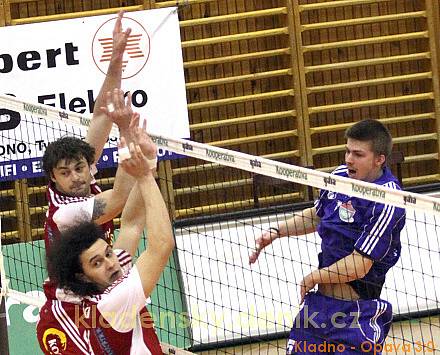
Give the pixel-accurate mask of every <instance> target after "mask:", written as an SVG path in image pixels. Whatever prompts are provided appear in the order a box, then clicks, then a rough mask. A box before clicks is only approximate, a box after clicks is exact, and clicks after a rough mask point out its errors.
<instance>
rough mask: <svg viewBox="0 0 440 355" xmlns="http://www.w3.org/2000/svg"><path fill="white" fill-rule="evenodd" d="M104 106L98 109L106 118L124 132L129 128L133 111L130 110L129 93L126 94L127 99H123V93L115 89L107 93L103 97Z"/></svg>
mask: <svg viewBox="0 0 440 355" xmlns="http://www.w3.org/2000/svg"><path fill="white" fill-rule="evenodd" d="M105 105H106V106H102V107H100V109H101V110H102V111H103V112H104V113H105V114H106V115H107V117H108V118H109V119H110V121H112V122H113V123H115V124H116V125H117V126H118V127H119V129H120V130H122V131H125V130H127V129H128V128H129V127H130V120H131V119H132V116H133V109H132V108H131V93H128V95H127V98H125V97H124V91H122V90H121V89H117V88H115V89H114V90H113V91H108V92H107V93H106V97H105Z"/></svg>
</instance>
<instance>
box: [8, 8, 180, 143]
mask: <svg viewBox="0 0 440 355" xmlns="http://www.w3.org/2000/svg"><path fill="white" fill-rule="evenodd" d="M115 20H116V14H115V15H105V16H94V17H86V18H78V19H72V20H60V21H52V22H44V23H37V24H29V25H19V26H10V27H3V28H0V41H1V43H2V48H1V50H0V81H1V92H2V93H5V94H12V95H15V96H16V97H17V98H20V99H22V100H24V101H29V102H34V103H41V104H46V105H51V106H56V107H59V108H62V109H66V110H68V111H74V112H78V113H82V114H90V113H91V112H92V107H93V105H94V102H95V100H96V97H97V95H98V93H99V89H100V87H101V85H102V83H103V81H104V78H105V73H106V71H107V67H108V63H109V59H110V54H111V48H112V30H113V27H114V24H115ZM122 27H123V29H125V28H127V27H131V29H132V32H131V34H130V38H129V41H128V45H127V49H126V52H125V53H124V69H123V70H124V71H123V80H122V89H123V90H124V91H131V93H132V95H133V105H134V109H135V110H136V111H138V112H140V113H141V116H142V117H146V118H147V119H148V128H149V131H150V132H153V133H156V134H166V135H167V136H172V137H175V138H187V137H189V125H188V112H187V106H186V105H187V103H186V95H185V81H184V74H183V60H182V50H181V43H180V29H179V22H178V17H177V13H176V11H175V8H164V9H156V10H149V11H138V12H130V13H126V14H125V16H124V19H123V20H122ZM5 121H7V118H6V117H5V116H3V117H2V120H1V121H0V129H1V126H2V125H3V124H4V123H5ZM3 127H5V126H4V125H3Z"/></svg>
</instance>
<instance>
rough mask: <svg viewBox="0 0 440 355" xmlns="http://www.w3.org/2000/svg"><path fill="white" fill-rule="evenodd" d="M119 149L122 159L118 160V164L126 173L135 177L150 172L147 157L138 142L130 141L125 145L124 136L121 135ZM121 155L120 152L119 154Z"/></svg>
mask: <svg viewBox="0 0 440 355" xmlns="http://www.w3.org/2000/svg"><path fill="white" fill-rule="evenodd" d="M127 150H128V152H126V151H127ZM119 151H120V152H124V159H120V160H119V165H120V166H121V167H122V169H124V171H125V172H126V173H127V174H129V175H131V176H133V177H136V178H138V177H141V176H147V175H148V174H151V170H150V167H149V164H148V159H147V157H146V156H145V155H144V153H142V149H141V147H140V146H139V145H138V144H135V143H133V142H131V143H128V145H127V142H126V140H125V138H124V137H121V140H120V143H119ZM121 157H122V154H120V158H121Z"/></svg>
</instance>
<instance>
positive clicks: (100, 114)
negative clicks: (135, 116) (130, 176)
mask: <svg viewBox="0 0 440 355" xmlns="http://www.w3.org/2000/svg"><path fill="white" fill-rule="evenodd" d="M123 16H124V12H123V11H120V12H119V13H118V18H117V20H116V23H115V27H114V29H113V49H112V56H111V59H110V64H109V67H108V70H107V75H106V77H105V79H104V83H103V84H102V87H101V90H100V91H99V94H98V96H97V98H96V102H95V107H94V110H93V119H92V122H91V124H90V127H89V130H88V132H87V137H86V141H87V142H88V143H90V145H91V146H93V147H94V148H95V162H97V161H98V159H99V157H100V156H101V154H102V150H103V148H104V145H105V143H106V141H107V138H108V136H109V134H110V131H111V128H112V125H113V121H112V120H111V119H109V118H108V117H107V113H106V111H105V110H103V109H102V108H103V107H106V103H107V102H106V100H107V92H109V91H113V89H119V88H120V87H121V77H122V58H123V55H124V51H125V47H126V45H127V40H128V37H129V35H130V33H131V29H130V28H127V29H126V30H125V31H123V30H122V18H123ZM130 100H131V98H130ZM120 123H121V125H122V126H119V124H118V126H119V128H120V129H124V128H127V127H128V124H129V121H128V122H123V121H122V122H120ZM124 125H125V126H124Z"/></svg>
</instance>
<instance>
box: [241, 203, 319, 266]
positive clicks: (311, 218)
mask: <svg viewBox="0 0 440 355" xmlns="http://www.w3.org/2000/svg"><path fill="white" fill-rule="evenodd" d="M318 223H319V217H318V216H317V215H316V209H315V207H311V208H307V209H305V210H302V211H300V212H295V213H294V214H293V216H292V218H290V219H288V220H287V221H285V222H282V223H281V224H280V225H279V228H278V229H276V228H271V229H269V230H268V231H266V232H264V233H263V234H262V235H261V236H259V237H257V238H256V239H255V250H254V251H253V252H252V253H251V255H250V256H249V263H250V264H253V263H255V262H256V261H257V259H258V256H259V255H260V253H261V251H262V250H263V249H264V248H265V247H267V246H268V245H269V244H271V243H272V242H273V241H274V240H275V239H278V238H281V237H287V236H299V235H303V234H308V233H312V232H314V231H315V230H316V226H317V225H318Z"/></svg>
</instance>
